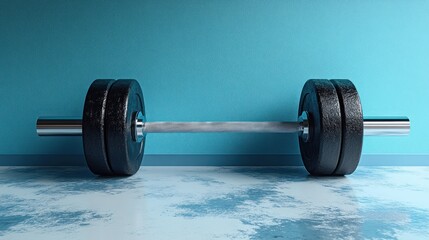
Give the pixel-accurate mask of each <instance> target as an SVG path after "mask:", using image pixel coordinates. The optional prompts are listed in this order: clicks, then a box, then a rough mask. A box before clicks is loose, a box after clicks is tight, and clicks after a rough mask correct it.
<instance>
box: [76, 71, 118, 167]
mask: <svg viewBox="0 0 429 240" xmlns="http://www.w3.org/2000/svg"><path fill="white" fill-rule="evenodd" d="M113 82H114V80H107V79H106V80H95V81H94V82H93V83H92V84H91V86H90V87H89V89H88V93H87V94H86V98H85V105H84V107H83V117H82V139H83V149H84V152H85V159H86V162H87V164H88V167H89V169H90V170H91V171H92V172H93V173H94V174H97V175H112V173H113V172H112V170H111V169H110V166H109V161H108V159H107V152H106V145H105V135H104V129H105V109H106V101H107V95H108V92H109V89H110V87H111V85H112V83H113Z"/></svg>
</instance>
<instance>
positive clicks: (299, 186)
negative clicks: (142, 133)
mask: <svg viewBox="0 0 429 240" xmlns="http://www.w3.org/2000/svg"><path fill="white" fill-rule="evenodd" d="M0 195H1V196H0V239H25V240H28V239H44V240H47V239H55V240H63V239H232V238H233V239H273V238H276V239H282V238H293V239H356V238H369V239H392V238H398V239H428V238H429V228H428V226H429V167H369V166H368V167H359V169H358V171H357V172H356V173H355V174H353V175H351V176H348V177H335V178H317V177H310V176H308V175H307V173H306V172H305V170H304V169H303V168H301V167H282V168H279V167H275V168H274V167H143V168H142V169H140V171H139V172H138V174H136V175H135V176H133V177H129V178H113V179H112V178H98V177H94V176H92V175H91V174H90V173H89V172H88V171H87V170H86V169H84V168H73V167H50V168H42V167H0Z"/></svg>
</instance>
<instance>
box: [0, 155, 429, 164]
mask: <svg viewBox="0 0 429 240" xmlns="http://www.w3.org/2000/svg"><path fill="white" fill-rule="evenodd" d="M85 165H86V162H85V158H84V156H83V155H16V154H11V155H0V166H85ZM142 165H145V166H302V161H301V156H300V155H298V154H278V155H260V154H207V155H206V154H178V155H177V154H148V155H145V156H144V158H143V163H142ZM360 165H361V166H429V155H393V154H387V155H383V154H381V155H371V154H368V155H363V156H362V158H361V162H360Z"/></svg>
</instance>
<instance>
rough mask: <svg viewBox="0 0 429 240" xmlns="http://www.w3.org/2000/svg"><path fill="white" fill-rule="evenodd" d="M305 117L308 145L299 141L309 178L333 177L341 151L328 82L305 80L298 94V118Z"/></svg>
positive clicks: (336, 103) (333, 94) (333, 93)
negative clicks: (308, 130)
mask: <svg viewBox="0 0 429 240" xmlns="http://www.w3.org/2000/svg"><path fill="white" fill-rule="evenodd" d="M303 111H306V112H307V113H308V118H309V124H310V133H309V141H307V142H305V141H304V140H303V139H302V138H301V137H299V148H300V150H301V157H302V160H303V162H304V166H305V168H306V169H307V171H308V172H309V173H310V174H312V175H331V174H333V173H334V171H335V169H336V167H337V165H338V159H339V156H340V151H341V129H342V128H341V109H340V102H339V100H338V95H337V92H336V90H335V87H334V85H333V84H332V83H331V82H330V81H329V80H318V79H311V80H308V81H307V82H306V83H305V85H304V87H303V89H302V92H301V99H300V102H299V111H298V115H299V116H300V115H301V113H302V112H303Z"/></svg>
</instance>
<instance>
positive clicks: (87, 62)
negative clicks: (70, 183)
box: [0, 0, 429, 154]
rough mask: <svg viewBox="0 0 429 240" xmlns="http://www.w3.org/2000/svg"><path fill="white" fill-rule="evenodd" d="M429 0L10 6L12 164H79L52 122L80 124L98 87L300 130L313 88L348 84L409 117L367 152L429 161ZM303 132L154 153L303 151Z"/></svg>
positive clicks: (370, 106)
mask: <svg viewBox="0 0 429 240" xmlns="http://www.w3.org/2000/svg"><path fill="white" fill-rule="evenodd" d="M428 13H429V1H405V0H404V1H285V0H282V1H247V0H242V1H238V0H236V1H189V0H186V1H113V0H112V1H110V0H109V1H43V0H38V1H33V0H26V1H17V0H0V119H1V125H0V137H1V144H0V154H80V153H81V152H82V146H81V140H80V138H39V137H37V136H36V133H35V126H34V125H35V120H36V118H37V116H39V115H78V116H80V115H81V110H82V105H83V101H84V97H85V94H86V90H87V88H88V86H89V84H90V83H91V82H92V81H93V80H94V79H96V78H136V79H138V80H139V81H140V83H141V85H142V87H143V91H144V94H145V100H146V108H147V119H148V120H150V121H156V120H175V121H188V120H197V121H198V120H214V121H222V120H294V119H295V118H296V112H297V106H298V100H299V94H300V91H301V88H302V86H303V84H304V82H305V81H306V80H307V79H309V78H349V79H351V80H353V81H354V83H355V84H356V86H357V87H358V90H359V91H360V95H361V98H362V104H363V108H364V112H365V115H408V116H409V117H410V118H411V120H412V133H411V135H410V136H409V137H390V138H388V137H371V138H369V137H368V138H365V144H364V153H367V154H378V153H380V154H397V153H401V154H428V153H429V144H427V136H428V135H429V132H428V130H427V124H426V123H427V119H428V118H429V111H428V108H427V103H428V100H429V94H428V89H429V79H428V77H429V44H428V43H429V31H428V30H429V28H428V26H429V14H428ZM296 138H297V137H296V135H275V134H274V135H273V134H259V135H258V134H168V135H150V136H148V138H147V140H148V142H147V145H146V147H147V148H146V152H147V153H150V154H170V153H171V154H244V153H246V154H253V153H257V154H266V153H275V154H283V153H286V154H295V153H298V152H299V151H298V145H297V141H296Z"/></svg>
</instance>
